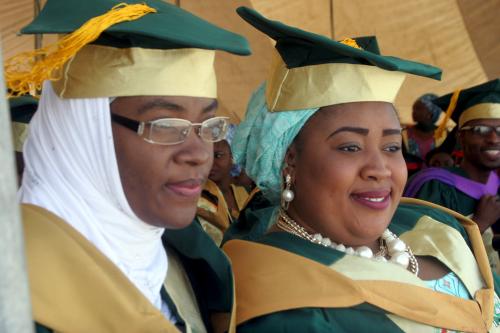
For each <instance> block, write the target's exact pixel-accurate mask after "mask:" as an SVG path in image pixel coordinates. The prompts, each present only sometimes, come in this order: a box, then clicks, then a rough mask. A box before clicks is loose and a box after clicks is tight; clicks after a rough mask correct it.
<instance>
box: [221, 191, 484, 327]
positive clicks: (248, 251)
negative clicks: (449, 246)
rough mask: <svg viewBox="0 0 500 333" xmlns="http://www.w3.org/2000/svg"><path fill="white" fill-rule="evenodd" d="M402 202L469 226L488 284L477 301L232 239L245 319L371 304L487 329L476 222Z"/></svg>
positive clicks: (240, 314) (420, 318)
mask: <svg viewBox="0 0 500 333" xmlns="http://www.w3.org/2000/svg"><path fill="white" fill-rule="evenodd" d="M402 202H405V203H414V204H423V205H426V206H433V207H436V208H439V209H441V210H445V211H446V212H448V213H450V214H452V215H453V216H455V217H457V218H458V219H459V220H460V222H461V223H462V225H463V226H464V228H465V230H466V231H467V233H468V235H469V238H470V241H471V243H472V248H473V251H474V255H475V258H476V261H477V262H478V266H479V270H480V272H481V275H482V277H483V279H484V282H485V284H486V288H484V289H480V290H478V291H477V292H476V293H475V295H474V298H475V300H474V301H471V300H465V299H461V298H459V297H454V296H450V295H446V294H442V293H439V292H435V291H433V290H431V289H427V288H424V287H420V286H415V285H411V284H408V283H401V282H393V281H384V280H353V279H350V278H348V277H347V276H345V275H343V274H341V273H339V272H336V271H335V270H333V269H331V268H329V267H327V266H325V265H323V264H320V263H318V262H316V261H313V260H310V259H307V258H305V257H302V256H299V255H296V254H293V253H290V252H288V251H285V250H282V249H278V248H275V247H272V246H267V245H263V244H258V243H252V242H247V241H240V240H234V241H230V242H228V243H226V245H225V246H224V251H225V252H226V253H227V254H228V255H229V257H230V258H231V261H232V263H233V271H234V275H235V279H236V297H237V299H238V304H237V313H236V320H237V324H241V323H243V322H245V321H247V320H250V319H252V318H255V317H258V316H262V315H265V314H270V313H273V312H278V311H284V310H289V309H298V308H304V307H319V308H336V307H352V306H356V305H359V304H362V303H369V304H372V305H374V306H377V307H380V308H382V309H384V310H386V311H387V312H389V313H393V314H395V315H397V316H400V317H402V318H406V319H409V320H412V321H416V322H420V323H424V324H427V325H430V326H434V327H439V328H447V329H453V330H458V331H466V332H487V331H488V329H489V328H490V327H491V324H492V320H493V295H494V291H493V277H492V275H491V271H490V269H489V266H488V261H487V258H486V253H485V250H484V247H483V245H482V240H481V236H480V234H479V231H478V229H477V226H476V225H475V223H474V222H473V221H471V220H469V219H467V218H465V217H463V216H462V215H460V214H458V213H455V212H452V211H450V210H447V209H443V208H442V207H440V206H438V205H433V204H430V205H429V204H428V203H427V202H424V201H422V200H418V199H403V200H402Z"/></svg>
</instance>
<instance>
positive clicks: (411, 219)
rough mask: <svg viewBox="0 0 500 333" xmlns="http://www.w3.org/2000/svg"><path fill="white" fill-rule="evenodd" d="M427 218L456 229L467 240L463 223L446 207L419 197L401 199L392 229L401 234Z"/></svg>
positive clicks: (391, 225) (393, 219)
mask: <svg viewBox="0 0 500 333" xmlns="http://www.w3.org/2000/svg"><path fill="white" fill-rule="evenodd" d="M426 219H432V220H433V221H435V222H438V223H439V224H445V225H447V226H449V227H451V228H453V229H456V230H457V231H458V232H460V234H462V236H463V237H464V238H465V239H466V240H467V239H468V236H467V233H466V232H465V229H464V227H463V226H462V224H461V223H460V222H459V221H458V219H457V218H456V217H455V216H453V215H451V214H450V213H448V212H447V209H446V208H444V207H440V206H438V205H433V204H431V203H429V202H427V201H424V200H418V199H405V198H403V199H402V200H401V203H400V204H399V206H398V208H397V209H396V212H395V214H394V217H393V218H392V222H391V224H390V229H391V230H392V231H393V232H395V233H396V234H401V233H403V232H405V231H409V230H411V229H413V228H414V227H415V226H416V224H417V223H419V222H421V221H424V220H426Z"/></svg>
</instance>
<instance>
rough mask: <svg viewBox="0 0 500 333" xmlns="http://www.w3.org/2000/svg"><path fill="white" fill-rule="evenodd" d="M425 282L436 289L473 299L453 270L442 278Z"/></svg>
mask: <svg viewBox="0 0 500 333" xmlns="http://www.w3.org/2000/svg"><path fill="white" fill-rule="evenodd" d="M425 283H426V284H427V286H428V287H429V288H431V289H432V290H434V291H438V292H440V293H443V294H448V295H452V296H457V297H461V298H464V299H471V297H470V295H469V292H468V291H467V288H465V285H464V284H463V283H462V281H460V279H459V278H458V276H457V275H456V274H455V273H453V272H449V273H448V274H446V275H445V276H443V277H442V278H439V279H436V280H429V281H425Z"/></svg>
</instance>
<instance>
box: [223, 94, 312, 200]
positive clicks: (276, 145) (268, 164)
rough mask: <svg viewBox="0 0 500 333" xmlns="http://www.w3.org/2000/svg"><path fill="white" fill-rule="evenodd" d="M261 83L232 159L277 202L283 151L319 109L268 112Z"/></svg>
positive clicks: (240, 129)
mask: <svg viewBox="0 0 500 333" xmlns="http://www.w3.org/2000/svg"><path fill="white" fill-rule="evenodd" d="M265 91H266V86H265V84H262V85H261V86H260V87H259V88H258V89H257V91H256V92H255V93H254V94H253V95H252V97H251V99H250V102H249V104H248V108H247V113H246V115H245V119H244V120H243V122H241V123H240V125H239V126H238V130H237V131H236V134H235V136H234V140H233V143H232V147H231V148H232V151H233V154H234V158H235V160H236V162H237V163H238V164H240V165H241V166H242V167H243V168H244V169H245V171H246V173H247V174H248V175H249V176H250V178H251V179H252V180H253V181H255V183H256V184H257V187H259V188H260V189H261V191H262V193H263V194H264V196H265V197H266V198H267V199H269V200H270V201H271V202H273V203H278V202H279V198H280V188H281V178H282V177H281V170H282V167H283V160H284V157H285V153H286V151H287V149H288V147H289V146H290V144H291V143H292V141H293V139H294V138H295V137H296V136H297V134H298V133H299V132H300V129H301V128H302V127H303V126H304V124H305V123H306V122H307V120H308V119H309V118H310V117H311V116H312V115H313V114H314V112H316V111H317V110H318V108H315V109H305V110H296V111H281V112H269V110H268V107H267V105H266V97H265Z"/></svg>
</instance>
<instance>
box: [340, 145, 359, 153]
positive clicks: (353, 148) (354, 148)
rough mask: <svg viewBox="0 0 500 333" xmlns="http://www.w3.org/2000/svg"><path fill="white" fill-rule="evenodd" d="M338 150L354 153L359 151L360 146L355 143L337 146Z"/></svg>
mask: <svg viewBox="0 0 500 333" xmlns="http://www.w3.org/2000/svg"><path fill="white" fill-rule="evenodd" d="M338 150H340V151H344V152H347V153H355V152H358V151H360V150H361V147H359V146H357V145H348V146H342V147H339V148H338Z"/></svg>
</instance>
